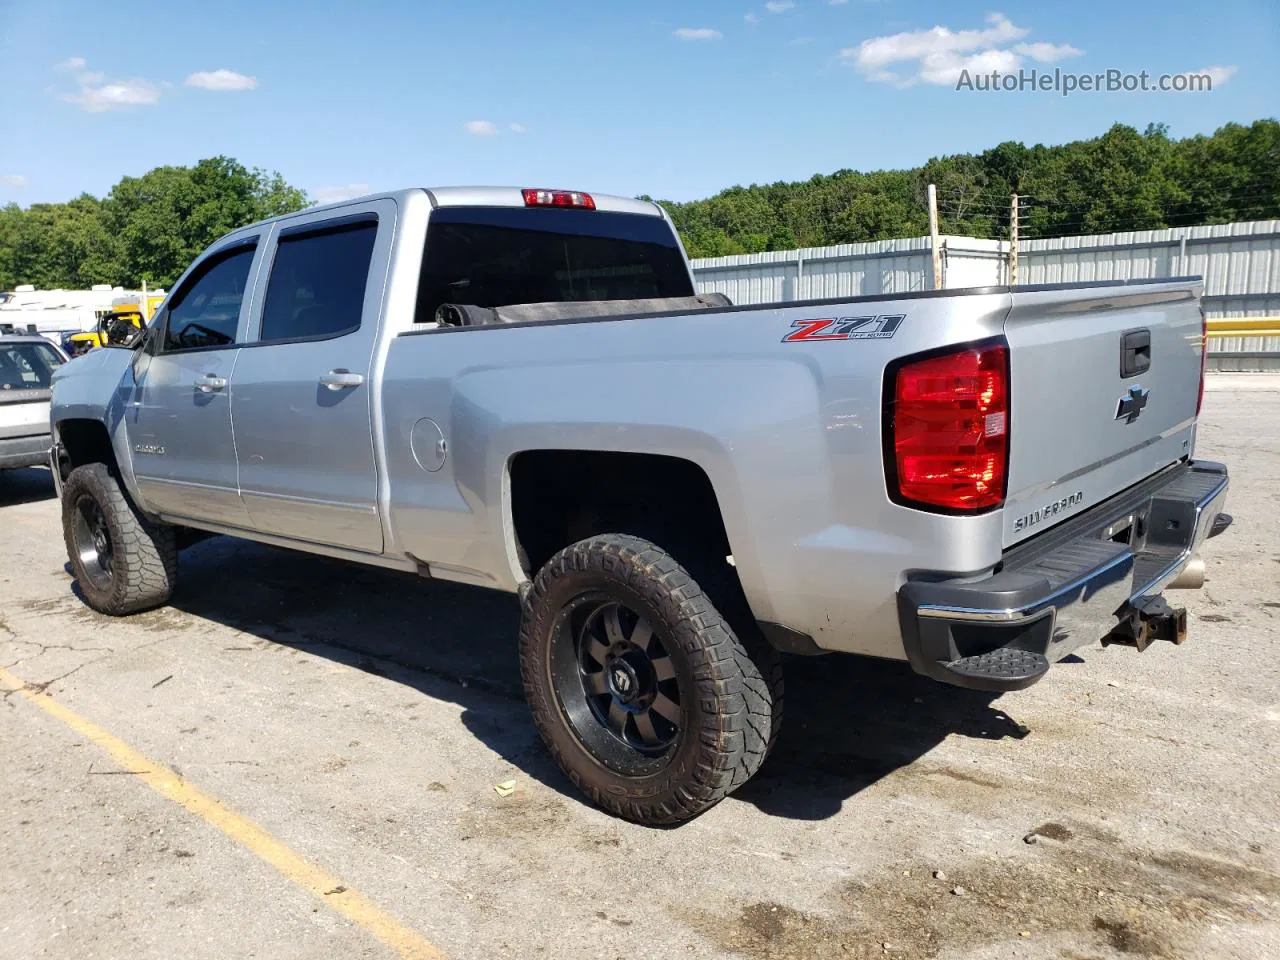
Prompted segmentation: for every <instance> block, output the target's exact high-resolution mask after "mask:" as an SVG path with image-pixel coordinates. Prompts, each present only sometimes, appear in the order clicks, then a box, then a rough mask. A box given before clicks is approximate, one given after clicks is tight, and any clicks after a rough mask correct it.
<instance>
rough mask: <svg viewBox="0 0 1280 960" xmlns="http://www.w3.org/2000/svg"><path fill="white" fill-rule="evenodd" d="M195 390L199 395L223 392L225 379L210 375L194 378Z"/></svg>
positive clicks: (225, 385)
mask: <svg viewBox="0 0 1280 960" xmlns="http://www.w3.org/2000/svg"><path fill="white" fill-rule="evenodd" d="M196 389H197V390H199V391H200V392H201V393H213V392H215V391H217V390H225V389H227V378H226V377H215V376H214V375H213V374H212V373H206V374H204V375H203V376H199V377H196Z"/></svg>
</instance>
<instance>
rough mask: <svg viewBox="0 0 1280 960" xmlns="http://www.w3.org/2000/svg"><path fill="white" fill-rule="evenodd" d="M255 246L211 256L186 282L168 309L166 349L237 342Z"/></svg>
mask: <svg viewBox="0 0 1280 960" xmlns="http://www.w3.org/2000/svg"><path fill="white" fill-rule="evenodd" d="M254 250H255V247H254V246H252V245H250V246H243V247H237V248H236V249H235V250H232V251H229V252H227V253H224V254H218V255H215V256H213V257H210V258H209V259H208V260H206V261H205V262H204V263H203V264H201V265H200V266H199V267H198V268H197V271H196V273H195V274H194V275H193V276H192V277H191V279H190V280H188V281H187V282H186V283H185V284H183V286H182V289H180V290H178V291H177V292H176V293H175V294H174V297H173V302H172V303H171V304H170V305H169V308H168V313H169V316H168V322H167V324H166V326H165V337H164V349H165V352H173V351H175V350H195V349H200V348H207V347H226V346H230V345H231V344H234V343H235V342H236V328H237V327H238V326H239V323H240V303H241V301H243V300H244V292H245V287H246V286H247V284H248V282H249V268H250V267H251V266H252V265H253V254H254Z"/></svg>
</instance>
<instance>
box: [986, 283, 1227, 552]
mask: <svg viewBox="0 0 1280 960" xmlns="http://www.w3.org/2000/svg"><path fill="white" fill-rule="evenodd" d="M1198 296H1199V288H1198V285H1194V284H1191V283H1188V282H1185V281H1183V282H1167V283H1151V284H1133V285H1115V286H1095V287H1076V288H1074V289H1073V288H1070V287H1068V288H1066V289H1062V288H1059V289H1042V290H1036V289H1034V288H1032V289H1030V290H1017V289H1015V291H1014V293H1013V306H1012V309H1011V311H1010V313H1009V317H1008V319H1007V320H1006V323H1005V335H1006V337H1007V338H1008V341H1009V352H1010V374H1011V403H1010V411H1011V412H1010V426H1009V488H1008V489H1009V492H1008V497H1007V498H1006V501H1005V509H1004V542H1005V545H1006V546H1008V545H1010V544H1013V543H1016V542H1018V541H1021V540H1025V539H1027V538H1028V537H1031V536H1034V535H1035V534H1037V533H1040V532H1042V531H1043V530H1046V529H1048V528H1049V527H1051V526H1053V525H1054V524H1056V523H1058V522H1060V521H1062V520H1064V519H1066V518H1067V517H1069V516H1071V515H1072V514H1075V513H1078V512H1080V511H1082V510H1085V509H1088V508H1089V507H1091V506H1094V505H1096V504H1098V503H1099V502H1101V501H1103V500H1105V499H1107V498H1108V497H1110V496H1112V495H1113V494H1115V493H1118V492H1120V491H1121V490H1124V489H1125V488H1126V487H1129V486H1132V485H1133V484H1135V483H1137V482H1138V481H1139V480H1142V479H1143V478H1145V477H1147V476H1149V475H1150V474H1152V473H1154V472H1156V471H1157V470H1159V469H1160V468H1161V467H1164V466H1167V465H1168V464H1170V463H1173V462H1174V461H1176V460H1178V459H1179V458H1181V457H1184V456H1187V455H1189V454H1190V453H1191V451H1192V443H1193V439H1194V430H1195V418H1196V408H1197V405H1198V402H1199V396H1200V377H1201V353H1202V351H1203V349H1204V333H1203V328H1202V320H1201V315H1200V304H1199V298H1198Z"/></svg>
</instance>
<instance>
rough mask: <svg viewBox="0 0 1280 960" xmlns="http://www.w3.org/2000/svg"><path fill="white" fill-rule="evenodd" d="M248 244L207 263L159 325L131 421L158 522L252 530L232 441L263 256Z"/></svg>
mask: <svg viewBox="0 0 1280 960" xmlns="http://www.w3.org/2000/svg"><path fill="white" fill-rule="evenodd" d="M259 239H260V237H259V236H258V235H254V236H250V237H241V238H238V239H235V240H233V241H231V242H230V243H228V244H227V245H225V246H223V247H221V248H219V249H218V250H215V251H214V252H212V253H210V254H209V255H208V256H206V257H205V258H204V259H203V260H202V261H200V262H199V263H197V264H196V265H195V266H194V267H193V268H192V270H191V271H190V272H189V273H188V275H187V276H186V278H185V279H183V280H182V281H181V283H180V284H179V286H178V287H177V288H176V289H175V290H174V291H173V294H172V295H171V296H170V297H169V300H168V302H167V304H166V305H165V307H164V308H163V309H162V310H161V312H160V315H159V316H157V317H156V318H155V320H154V322H153V330H154V332H153V333H152V334H151V335H150V339H149V340H148V342H147V345H146V346H145V347H144V348H143V350H142V352H140V353H139V355H138V357H137V358H136V360H135V365H134V389H133V393H132V395H131V397H130V401H129V408H128V410H127V411H126V423H127V431H128V436H129V445H130V449H131V452H132V456H133V472H134V476H135V478H136V479H137V483H138V489H139V491H140V492H141V494H142V497H143V500H144V501H145V502H146V504H147V506H148V507H150V508H151V509H152V510H155V511H156V512H158V513H163V514H166V515H169V516H173V517H179V518H186V519H191V520H206V521H209V522H213V523H218V524H226V525H229V526H235V527H244V526H247V525H248V522H247V521H248V514H247V513H246V512H245V509H244V504H243V503H242V502H241V500H240V491H239V487H238V484H237V480H236V451H235V442H234V440H233V438H232V435H231V397H230V390H229V388H230V383H231V371H232V368H233V367H234V366H235V362H236V355H237V353H238V352H239V350H240V346H239V345H240V342H241V341H242V340H243V332H244V330H245V326H246V321H247V316H248V303H249V299H250V298H249V296H248V293H249V291H250V290H251V289H252V286H253V278H254V276H255V272H256V270H257V265H258V258H259V255H260V252H261V251H260V244H259V242H258V241H259Z"/></svg>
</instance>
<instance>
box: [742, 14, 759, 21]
mask: <svg viewBox="0 0 1280 960" xmlns="http://www.w3.org/2000/svg"><path fill="white" fill-rule="evenodd" d="M742 19H743V20H745V21H747V23H759V22H760V14H758V13H748V14H747V15H746V16H745V17H743V18H742Z"/></svg>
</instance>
